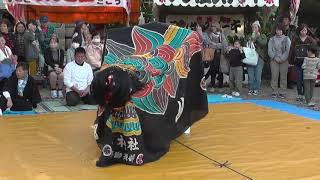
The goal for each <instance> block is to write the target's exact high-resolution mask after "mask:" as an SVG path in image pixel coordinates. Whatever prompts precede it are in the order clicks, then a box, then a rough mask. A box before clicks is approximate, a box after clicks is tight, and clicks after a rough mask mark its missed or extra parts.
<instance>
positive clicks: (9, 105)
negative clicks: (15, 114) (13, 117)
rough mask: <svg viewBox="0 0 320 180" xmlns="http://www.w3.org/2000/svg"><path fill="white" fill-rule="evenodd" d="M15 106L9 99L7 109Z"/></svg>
mask: <svg viewBox="0 0 320 180" xmlns="http://www.w3.org/2000/svg"><path fill="white" fill-rule="evenodd" d="M12 106H13V103H12V100H11V98H8V99H7V108H11V107H12Z"/></svg>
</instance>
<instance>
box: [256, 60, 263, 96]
mask: <svg viewBox="0 0 320 180" xmlns="http://www.w3.org/2000/svg"><path fill="white" fill-rule="evenodd" d="M263 66H264V61H263V60H262V59H261V58H260V57H259V59H258V64H257V66H256V67H255V68H254V77H255V82H254V83H253V84H254V90H259V89H260V86H261V76H262V70H263Z"/></svg>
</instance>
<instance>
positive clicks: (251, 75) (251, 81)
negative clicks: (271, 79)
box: [247, 65, 256, 91]
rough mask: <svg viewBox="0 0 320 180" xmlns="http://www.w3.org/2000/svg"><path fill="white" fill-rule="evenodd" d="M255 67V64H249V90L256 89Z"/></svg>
mask: <svg viewBox="0 0 320 180" xmlns="http://www.w3.org/2000/svg"><path fill="white" fill-rule="evenodd" d="M254 69H255V66H250V65H247V71H248V84H249V91H253V90H254V82H255V81H256V78H255V76H254Z"/></svg>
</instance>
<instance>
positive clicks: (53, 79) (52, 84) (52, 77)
mask: <svg viewBox="0 0 320 180" xmlns="http://www.w3.org/2000/svg"><path fill="white" fill-rule="evenodd" d="M57 79H58V75H57V73H56V72H54V71H52V72H50V74H49V82H50V87H51V90H56V89H57Z"/></svg>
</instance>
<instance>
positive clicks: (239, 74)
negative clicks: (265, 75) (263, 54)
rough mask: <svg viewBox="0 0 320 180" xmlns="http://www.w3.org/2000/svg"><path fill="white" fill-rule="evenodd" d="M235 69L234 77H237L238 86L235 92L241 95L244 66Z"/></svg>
mask: <svg viewBox="0 0 320 180" xmlns="http://www.w3.org/2000/svg"><path fill="white" fill-rule="evenodd" d="M234 68H235V70H234V71H235V72H234V76H235V86H236V87H235V90H236V91H237V92H239V93H241V90H242V75H243V69H242V66H239V67H234Z"/></svg>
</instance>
